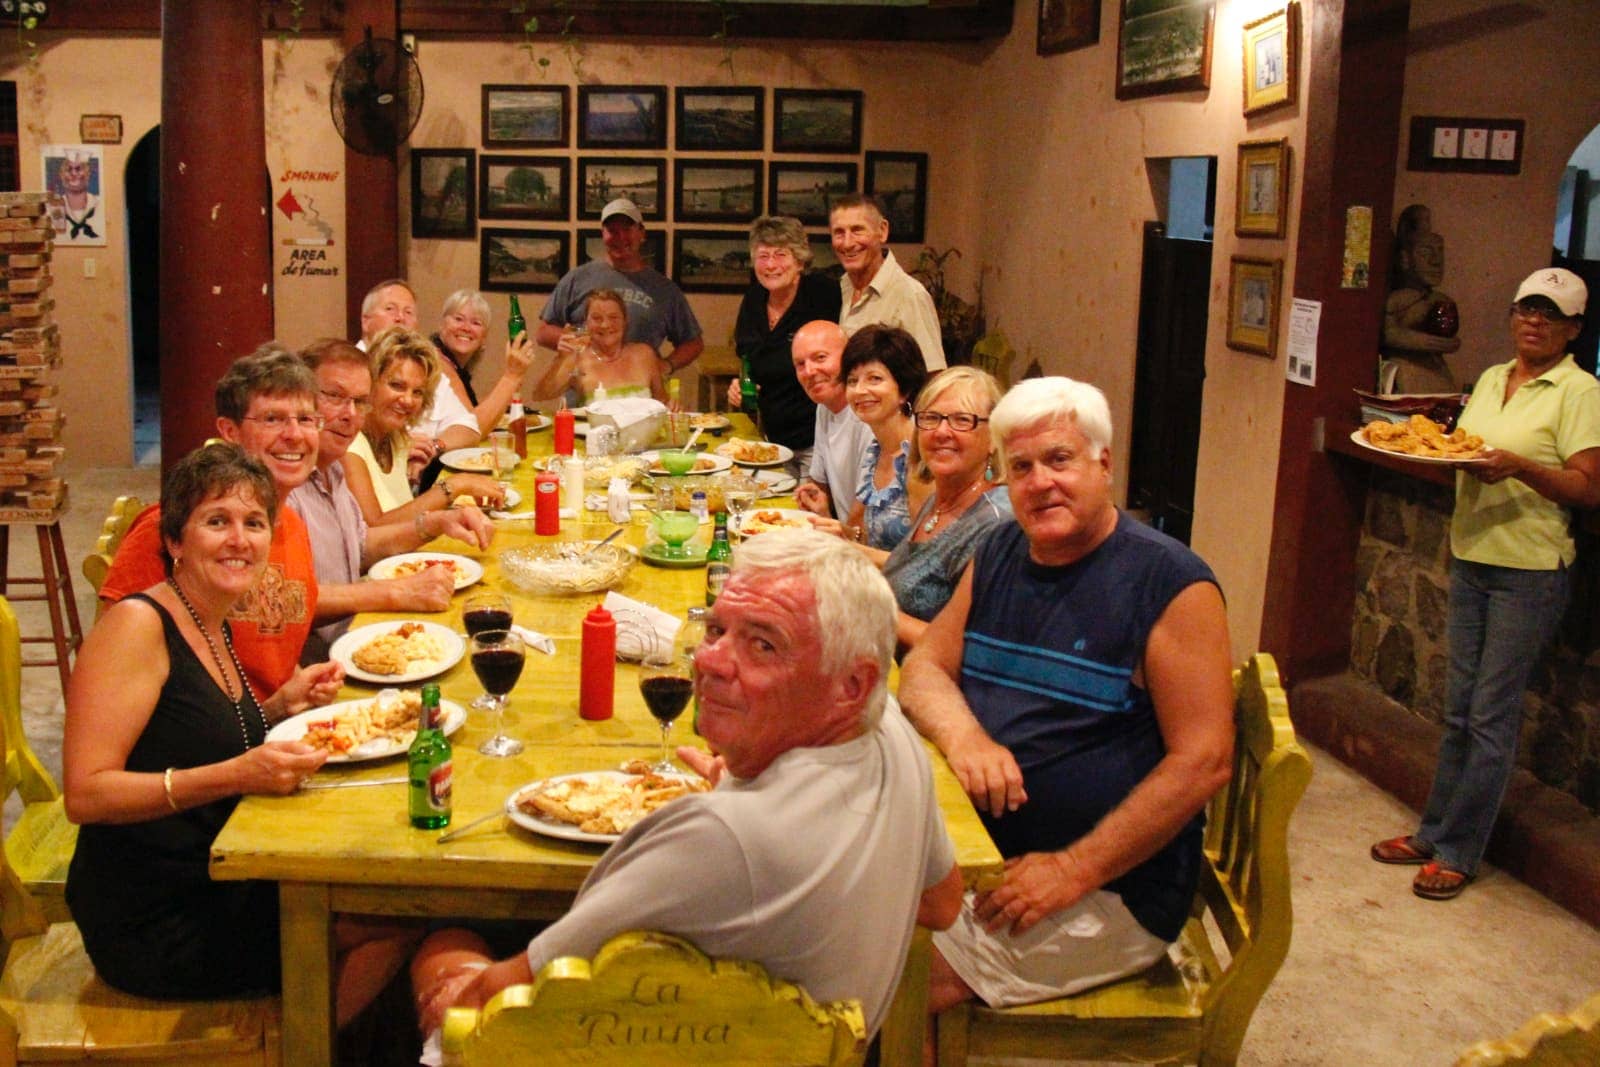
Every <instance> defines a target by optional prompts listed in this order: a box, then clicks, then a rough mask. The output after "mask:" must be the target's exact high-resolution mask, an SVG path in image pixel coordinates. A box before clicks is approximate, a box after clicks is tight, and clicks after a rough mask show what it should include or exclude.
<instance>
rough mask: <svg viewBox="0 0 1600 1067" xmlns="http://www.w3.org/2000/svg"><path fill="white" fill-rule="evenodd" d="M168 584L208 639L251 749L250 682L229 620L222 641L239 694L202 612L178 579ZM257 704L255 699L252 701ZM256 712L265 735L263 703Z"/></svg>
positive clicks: (265, 720)
mask: <svg viewBox="0 0 1600 1067" xmlns="http://www.w3.org/2000/svg"><path fill="white" fill-rule="evenodd" d="M167 584H168V585H170V586H172V591H173V592H174V593H176V594H178V602H179V603H180V604H182V605H183V606H184V608H185V610H187V611H188V612H189V618H191V619H193V620H194V625H195V629H197V630H199V631H200V636H201V637H204V638H205V639H206V647H207V648H209V649H211V660H212V662H213V663H215V664H216V665H217V675H218V676H219V677H221V679H222V695H223V696H225V697H227V698H228V703H230V704H232V705H233V716H234V718H236V719H238V720H239V736H240V737H242V738H244V747H245V749H246V750H249V749H250V748H251V747H253V746H252V745H251V744H250V730H249V728H248V727H246V726H245V724H244V698H245V695H246V694H247V693H249V692H250V683H249V682H247V681H245V677H244V667H243V666H242V665H241V664H240V663H239V654H238V653H237V652H235V651H234V650H233V635H232V634H230V633H229V632H228V623H227V620H223V623H222V643H223V644H224V645H226V646H227V648H228V659H230V660H232V661H233V669H234V670H235V671H237V672H238V674H239V695H238V696H234V695H233V686H232V685H230V684H229V682H228V671H227V668H225V667H224V666H223V665H222V653H220V652H219V651H217V642H216V641H215V640H213V639H212V637H211V631H210V630H208V629H206V627H205V623H203V622H201V621H200V613H199V612H198V611H196V610H195V609H194V605H193V604H191V603H189V598H188V597H186V596H184V594H183V589H182V588H181V587H180V586H179V585H178V582H177V579H175V578H168V579H167ZM251 703H252V704H255V701H253V700H252V701H251ZM256 714H257V715H259V716H260V717H261V730H262V734H263V736H264V735H265V733H266V730H267V716H266V713H265V712H263V711H262V710H261V705H260V704H256Z"/></svg>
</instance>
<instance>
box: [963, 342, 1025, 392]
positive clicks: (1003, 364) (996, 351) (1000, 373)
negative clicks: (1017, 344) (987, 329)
mask: <svg viewBox="0 0 1600 1067" xmlns="http://www.w3.org/2000/svg"><path fill="white" fill-rule="evenodd" d="M1016 356H1017V353H1016V350H1015V349H1013V348H1012V347H1011V342H1010V341H1007V340H1006V335H1005V334H1003V333H1001V332H1000V331H999V330H996V331H994V332H993V333H986V334H984V335H983V336H982V337H980V338H978V342H977V344H975V345H973V346H972V365H973V366H974V367H977V368H978V369H979V370H986V371H988V372H989V373H990V374H991V375H993V376H994V380H995V381H997V382H999V383H1000V388H1001V389H1006V388H1008V387H1009V386H1010V385H1011V363H1012V361H1013V360H1014V359H1016Z"/></svg>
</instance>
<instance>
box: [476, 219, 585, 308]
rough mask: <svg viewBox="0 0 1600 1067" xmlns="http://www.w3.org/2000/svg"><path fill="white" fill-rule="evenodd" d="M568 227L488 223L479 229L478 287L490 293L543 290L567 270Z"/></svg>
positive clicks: (553, 285)
mask: <svg viewBox="0 0 1600 1067" xmlns="http://www.w3.org/2000/svg"><path fill="white" fill-rule="evenodd" d="M571 238H572V235H571V234H569V233H568V232H567V231H566V230H512V229H497V228H494V227H490V226H485V227H484V228H483V229H482V230H480V231H479V232H478V239H479V243H478V288H479V289H482V290H484V291H485V292H490V293H543V292H549V291H550V290H551V289H554V288H555V287H556V282H558V281H560V280H561V276H562V275H563V274H565V273H567V269H568V264H569V262H570V260H569V258H568V247H569V245H570V243H571Z"/></svg>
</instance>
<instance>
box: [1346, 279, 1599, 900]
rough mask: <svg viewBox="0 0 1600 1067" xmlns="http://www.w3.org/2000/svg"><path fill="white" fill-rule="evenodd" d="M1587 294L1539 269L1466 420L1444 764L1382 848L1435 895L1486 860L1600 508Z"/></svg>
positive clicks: (1453, 565) (1458, 886) (1518, 301)
mask: <svg viewBox="0 0 1600 1067" xmlns="http://www.w3.org/2000/svg"><path fill="white" fill-rule="evenodd" d="M1588 295H1589V294H1588V289H1587V288H1586V287H1585V286H1584V284H1583V281H1582V279H1580V278H1579V277H1578V276H1577V275H1576V274H1573V273H1572V272H1571V271H1566V270H1561V269H1559V268H1546V269H1544V270H1539V271H1535V272H1534V273H1533V274H1530V275H1529V276H1528V277H1527V279H1526V280H1525V281H1523V283H1522V285H1521V286H1520V287H1518V289H1517V295H1516V298H1515V302H1514V303H1513V304H1512V305H1511V341H1512V346H1513V348H1514V350H1515V353H1516V357H1515V358H1514V359H1512V360H1511V361H1510V362H1509V363H1502V364H1499V365H1497V366H1494V367H1490V368H1489V369H1488V370H1486V371H1484V372H1483V376H1482V377H1480V378H1479V379H1478V385H1477V388H1476V389H1474V390H1473V393H1472V399H1471V400H1470V401H1469V402H1468V403H1467V407H1466V410H1465V411H1463V412H1462V413H1461V419H1460V423H1459V425H1460V426H1461V427H1462V428H1463V429H1465V430H1467V431H1468V432H1470V433H1474V434H1477V435H1478V436H1480V437H1482V438H1483V439H1484V441H1485V443H1486V448H1485V450H1484V458H1483V459H1482V460H1480V461H1479V462H1477V463H1474V464H1473V465H1472V466H1469V467H1466V468H1464V469H1463V470H1462V471H1460V472H1459V473H1457V475H1456V507H1455V514H1454V516H1453V518H1452V519H1451V523H1450V552H1451V556H1452V559H1451V561H1450V614H1449V640H1450V679H1449V690H1448V696H1447V703H1446V708H1445V720H1444V728H1445V733H1444V739H1443V741H1442V742H1441V743H1440V746H1439V765H1438V767H1437V769H1436V770H1435V771H1434V778H1433V788H1432V790H1431V791H1430V792H1429V795H1428V804H1427V807H1426V808H1425V809H1424V811H1423V815H1422V824H1421V825H1420V826H1419V827H1418V829H1417V831H1416V833H1414V834H1410V835H1407V836H1403V837H1395V838H1390V839H1389V840H1387V841H1379V842H1378V843H1377V844H1375V845H1373V846H1372V858H1373V859H1375V860H1377V861H1378V862H1380V863H1410V864H1422V870H1421V871H1420V872H1418V874H1417V876H1416V878H1415V879H1414V880H1413V882H1412V883H1411V888H1412V891H1413V892H1415V893H1416V894H1417V895H1418V896H1420V897H1425V898H1427V899H1430V900H1448V899H1450V898H1451V897H1454V896H1456V895H1458V894H1459V893H1460V892H1461V890H1462V889H1463V888H1465V887H1466V884H1467V883H1468V882H1470V881H1471V880H1472V877H1473V875H1474V874H1475V873H1476V871H1477V869H1478V862H1479V861H1480V860H1481V859H1482V858H1483V853H1484V849H1485V848H1486V847H1487V846H1488V843H1489V833H1490V831H1491V830H1493V829H1494V821H1495V816H1496V815H1497V814H1498V813H1499V810H1500V801H1501V799H1502V797H1503V796H1504V795H1505V789H1506V783H1507V782H1508V781H1509V780H1510V778H1511V771H1512V769H1513V768H1514V766H1515V762H1516V752H1517V734H1518V731H1519V728H1520V727H1521V725H1522V694H1523V691H1524V690H1525V689H1527V687H1528V678H1529V676H1530V675H1531V674H1532V673H1533V668H1534V666H1535V665H1537V663H1538V661H1539V655H1540V652H1541V651H1542V650H1543V648H1544V646H1545V645H1546V644H1547V643H1548V642H1549V641H1550V639H1551V637H1553V636H1554V634H1555V631H1556V625H1557V623H1559V622H1560V620H1561V613H1562V611H1563V609H1564V608H1565V607H1566V602H1567V594H1568V585H1569V583H1568V574H1567V569H1568V568H1569V567H1570V566H1571V565H1572V561H1573V559H1574V558H1575V557H1576V555H1577V549H1576V546H1575V545H1574V544H1573V540H1572V535H1571V533H1570V532H1569V528H1568V524H1569V520H1570V516H1569V514H1568V510H1569V509H1572V508H1592V507H1595V506H1597V505H1600V381H1597V380H1596V379H1595V376H1594V375H1592V374H1590V373H1589V372H1588V371H1586V370H1584V369H1582V368H1581V367H1579V366H1578V365H1577V363H1576V362H1574V360H1573V358H1572V356H1571V355H1569V354H1567V345H1569V344H1571V343H1572V340H1573V338H1575V337H1577V336H1578V332H1579V330H1580V329H1582V326H1583V313H1584V309H1585V305H1586V304H1587V302H1588Z"/></svg>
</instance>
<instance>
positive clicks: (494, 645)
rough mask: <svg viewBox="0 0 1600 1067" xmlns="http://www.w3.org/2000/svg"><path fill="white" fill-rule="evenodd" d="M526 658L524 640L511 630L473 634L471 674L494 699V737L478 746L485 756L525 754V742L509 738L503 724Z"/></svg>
mask: <svg viewBox="0 0 1600 1067" xmlns="http://www.w3.org/2000/svg"><path fill="white" fill-rule="evenodd" d="M527 655H528V652H527V649H526V648H525V647H523V644H522V638H520V637H518V636H517V635H516V634H514V633H512V632H511V631H510V630H485V631H483V632H482V633H479V634H473V635H472V671H473V673H474V674H476V675H477V676H478V681H480V682H482V683H483V688H484V691H485V692H487V693H488V694H489V695H490V696H491V697H493V698H494V705H493V710H494V736H493V737H491V738H489V740H487V741H485V742H484V743H483V744H482V745H479V746H478V751H479V752H482V753H483V754H484V755H485V756H515V755H516V754H517V753H518V752H521V751H522V742H521V741H518V740H516V739H514V738H510V737H507V736H506V735H505V730H504V725H505V714H506V698H507V696H509V695H510V693H511V690H512V688H513V687H514V686H515V685H516V684H517V679H518V678H520V677H522V665H523V663H524V662H525V661H526V659H527Z"/></svg>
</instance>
